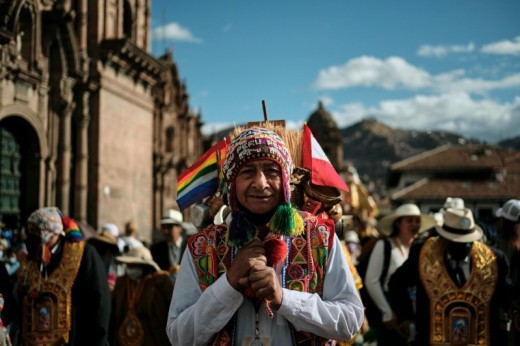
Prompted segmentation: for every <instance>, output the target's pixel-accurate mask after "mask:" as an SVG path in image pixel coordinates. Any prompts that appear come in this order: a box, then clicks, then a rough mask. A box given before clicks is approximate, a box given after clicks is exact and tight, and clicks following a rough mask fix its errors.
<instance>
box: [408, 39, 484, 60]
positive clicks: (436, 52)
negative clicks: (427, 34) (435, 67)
mask: <svg viewBox="0 0 520 346" xmlns="http://www.w3.org/2000/svg"><path fill="white" fill-rule="evenodd" d="M474 50H475V44H474V43H473V42H470V43H468V44H467V45H451V46H443V45H438V46H432V45H428V44H424V45H422V46H421V47H419V50H418V51H417V55H419V56H424V57H430V56H433V57H437V58H439V57H443V56H446V55H448V54H449V53H471V52H473V51H474Z"/></svg>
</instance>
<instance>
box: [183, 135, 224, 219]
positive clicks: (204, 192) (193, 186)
mask: <svg viewBox="0 0 520 346" xmlns="http://www.w3.org/2000/svg"><path fill="white" fill-rule="evenodd" d="M228 144H229V143H228V142H227V139H226V138H224V139H223V140H221V141H220V142H218V143H216V144H215V145H214V146H212V147H211V148H210V149H209V150H208V151H206V152H205V153H204V154H202V156H201V157H200V158H199V159H198V160H197V161H195V163H193V164H192V165H191V166H190V167H188V168H187V169H186V170H184V171H183V172H182V173H181V174H180V175H179V180H178V182H177V204H178V205H179V208H180V210H181V211H182V210H184V209H186V208H187V207H189V206H190V205H192V204H194V203H196V202H200V201H202V199H204V198H206V197H209V196H211V195H212V194H214V193H215V192H217V189H218V184H219V176H218V175H219V163H218V162H217V151H219V152H220V159H221V160H223V159H224V158H225V155H226V151H227V146H228Z"/></svg>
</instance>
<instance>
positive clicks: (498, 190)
mask: <svg viewBox="0 0 520 346" xmlns="http://www.w3.org/2000/svg"><path fill="white" fill-rule="evenodd" d="M446 196H457V197H460V198H462V199H468V200H470V199H479V200H485V199H491V200H495V199H510V198H519V197H520V175H511V176H506V177H504V178H503V179H502V180H501V181H490V180H486V181H470V180H468V181H463V180H433V179H422V180H419V181H417V182H416V183H414V184H412V185H410V186H408V187H406V188H404V189H402V190H400V191H398V192H395V193H394V194H392V200H432V199H433V200H435V199H444V198H446Z"/></svg>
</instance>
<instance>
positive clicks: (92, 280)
mask: <svg viewBox="0 0 520 346" xmlns="http://www.w3.org/2000/svg"><path fill="white" fill-rule="evenodd" d="M63 241H65V240H63ZM62 245H63V244H62ZM63 249H64V246H60V248H59V250H58V251H57V252H56V253H55V254H53V255H52V257H51V262H50V263H49V265H48V266H47V269H48V272H49V274H50V273H52V271H53V270H54V269H56V268H57V266H58V265H59V263H60V261H61V260H62V257H63ZM71 291H72V296H71V299H72V302H71V303H72V304H71V305H72V314H71V330H70V332H69V340H70V341H69V345H76V346H82V345H85V346H87V345H88V346H106V345H108V328H109V322H110V311H111V296H110V291H109V289H108V283H107V277H106V272H105V268H104V265H103V261H102V260H101V257H100V256H99V254H98V253H97V251H96V249H95V248H94V247H93V246H92V245H90V244H85V248H84V251H83V256H82V258H81V262H80V267H79V269H78V274H77V276H76V279H75V281H74V284H73V286H72V290H71ZM21 293H24V292H23V291H21ZM20 301H23V297H21V298H20ZM22 306H23V304H20V308H22ZM20 315H21V314H20Z"/></svg>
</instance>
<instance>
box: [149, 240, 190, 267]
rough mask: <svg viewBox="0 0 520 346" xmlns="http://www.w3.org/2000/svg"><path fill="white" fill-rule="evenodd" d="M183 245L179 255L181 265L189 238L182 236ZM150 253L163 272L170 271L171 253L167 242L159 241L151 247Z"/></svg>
mask: <svg viewBox="0 0 520 346" xmlns="http://www.w3.org/2000/svg"><path fill="white" fill-rule="evenodd" d="M181 237H182V244H181V249H180V250H181V251H180V255H179V263H178V264H180V263H181V259H182V255H183V253H184V250H185V249H186V241H187V237H186V236H185V235H184V234H182V235H181ZM150 252H151V253H152V257H153V260H154V261H155V263H157V265H158V266H159V267H160V268H161V269H162V270H169V269H170V267H171V264H170V253H169V250H168V242H167V241H166V240H162V241H159V242H157V243H155V244H153V245H152V246H151V247H150Z"/></svg>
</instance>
